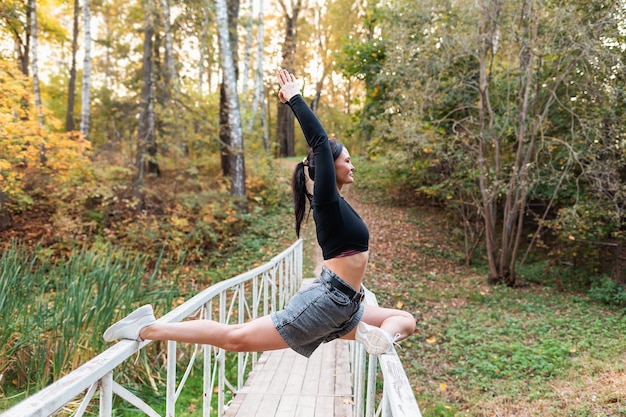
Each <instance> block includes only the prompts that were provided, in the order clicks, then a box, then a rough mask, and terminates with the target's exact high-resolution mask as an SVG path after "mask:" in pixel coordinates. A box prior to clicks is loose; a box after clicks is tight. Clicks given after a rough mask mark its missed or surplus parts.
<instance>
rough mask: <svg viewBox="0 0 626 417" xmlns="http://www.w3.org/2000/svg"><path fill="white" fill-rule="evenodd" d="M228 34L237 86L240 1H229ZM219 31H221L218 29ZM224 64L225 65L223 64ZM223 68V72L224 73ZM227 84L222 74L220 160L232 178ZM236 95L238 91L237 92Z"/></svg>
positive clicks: (224, 75) (232, 163) (232, 153)
mask: <svg viewBox="0 0 626 417" xmlns="http://www.w3.org/2000/svg"><path fill="white" fill-rule="evenodd" d="M226 14H227V18H226V19H227V23H226V25H227V32H228V38H227V39H229V40H230V41H229V49H230V51H231V58H230V59H232V60H233V71H234V75H235V85H236V83H237V78H238V71H237V63H238V54H237V19H238V17H239V0H227V11H226ZM218 30H219V29H218ZM222 64H223V63H222ZM223 70H224V69H223V66H222V71H223ZM226 83H227V81H226V74H225V73H223V74H222V85H221V86H220V158H221V162H222V175H224V176H225V177H230V176H231V175H233V169H234V164H235V161H234V159H235V158H236V156H235V155H236V152H235V150H234V149H233V146H234V144H233V143H231V138H232V133H231V131H230V129H231V126H230V125H229V123H228V120H229V117H230V115H229V111H230V109H229V108H228V106H229V103H228V99H227V98H226V88H225V87H224V85H225V84H226ZM235 93H236V90H235Z"/></svg>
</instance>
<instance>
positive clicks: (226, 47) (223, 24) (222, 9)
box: [215, 0, 247, 211]
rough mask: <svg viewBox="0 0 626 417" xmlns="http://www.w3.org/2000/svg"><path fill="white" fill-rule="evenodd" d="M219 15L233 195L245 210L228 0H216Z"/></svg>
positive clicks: (237, 101) (243, 170)
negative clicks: (231, 157) (231, 159)
mask: <svg viewBox="0 0 626 417" xmlns="http://www.w3.org/2000/svg"><path fill="white" fill-rule="evenodd" d="M215 12H216V13H215V17H216V20H217V32H218V38H219V48H220V62H221V65H222V71H223V72H224V77H223V80H224V82H223V84H222V87H223V91H224V98H225V101H226V104H227V110H228V126H229V132H230V152H231V153H232V155H233V156H234V166H233V173H232V176H231V195H232V196H233V197H234V198H235V200H236V202H237V205H238V207H239V209H240V210H241V211H246V210H247V204H246V201H245V198H246V173H245V164H244V154H243V132H242V127H241V113H240V110H239V99H238V96H237V74H236V72H235V61H234V59H233V52H232V49H231V46H232V45H231V41H230V31H229V24H228V11H227V7H226V1H225V0H215Z"/></svg>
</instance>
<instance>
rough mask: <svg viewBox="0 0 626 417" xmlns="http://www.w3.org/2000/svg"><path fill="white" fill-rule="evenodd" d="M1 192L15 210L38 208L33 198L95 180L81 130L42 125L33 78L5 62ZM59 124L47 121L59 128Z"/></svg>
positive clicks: (0, 93) (0, 96)
mask: <svg viewBox="0 0 626 417" xmlns="http://www.w3.org/2000/svg"><path fill="white" fill-rule="evenodd" d="M0 84H2V89H0V190H2V192H4V194H5V195H6V196H7V204H8V205H9V206H10V208H11V210H13V211H21V210H25V209H28V208H29V207H30V206H32V205H33V204H34V199H33V194H35V193H43V192H46V193H48V192H58V191H60V190H62V189H64V188H68V187H69V188H71V187H72V186H75V185H77V184H82V183H84V182H85V181H91V180H93V175H92V173H91V168H90V161H89V158H90V155H91V146H90V143H89V142H88V141H87V140H85V139H84V138H82V137H81V135H80V134H79V133H77V132H69V133H59V132H55V131H52V130H51V129H49V128H47V127H42V126H40V123H39V119H38V118H37V115H36V114H35V108H34V106H33V105H32V94H31V91H32V88H31V80H30V79H28V78H27V77H26V76H24V75H23V74H22V73H21V72H20V71H19V70H18V69H17V67H16V66H15V65H13V64H11V63H9V62H7V61H0ZM55 122H56V121H55V120H48V125H51V126H54V125H55Z"/></svg>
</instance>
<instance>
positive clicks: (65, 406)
mask: <svg viewBox="0 0 626 417" xmlns="http://www.w3.org/2000/svg"><path fill="white" fill-rule="evenodd" d="M301 282H302V240H301V239H300V240H298V241H296V242H295V243H294V244H293V245H291V246H290V247H289V248H288V249H287V250H285V251H283V252H282V253H281V254H280V255H278V256H276V257H274V258H273V259H272V260H271V261H269V262H268V263H266V264H264V265H262V266H259V267H257V268H255V269H253V270H250V271H248V272H246V273H243V274H241V275H238V276H236V277H234V278H231V279H228V280H226V281H223V282H220V283H218V284H215V285H212V286H211V287H209V288H207V289H206V290H204V291H202V292H201V293H199V294H197V295H196V296H194V297H193V298H191V299H190V300H188V301H187V302H185V303H184V304H182V305H180V306H179V307H177V308H176V309H174V310H172V311H171V312H169V313H168V314H166V315H164V316H163V317H161V318H159V320H158V321H159V322H162V323H173V322H179V321H182V320H185V319H187V318H188V317H192V316H197V315H198V313H199V314H200V318H210V319H213V320H218V321H220V322H222V323H229V324H234V323H244V322H246V321H249V320H251V319H254V318H256V317H260V316H263V315H266V314H269V313H271V312H272V311H275V310H277V309H280V308H282V307H283V306H284V304H285V303H286V302H287V301H288V300H289V298H290V297H291V296H292V295H293V294H294V293H295V292H296V290H297V289H298V288H299V287H300V285H301ZM367 300H369V302H376V300H375V297H374V296H373V294H372V293H369V294H368V297H367ZM214 304H215V305H214ZM148 343H151V342H150V341H146V342H142V343H138V342H134V341H130V340H123V341H120V342H118V343H117V344H115V345H114V346H112V347H111V348H109V349H107V350H106V351H105V352H103V353H101V354H100V355H98V356H96V357H95V358H93V359H92V360H90V361H88V362H87V363H85V364H83V365H82V366H80V367H79V368H78V369H76V370H74V371H72V372H71V373H69V374H68V375H66V376H65V377H63V378H61V379H59V380H58V381H56V382H54V383H53V384H51V385H50V386H48V387H46V388H45V389H43V390H41V391H39V392H37V393H36V394H34V395H32V396H30V397H28V398H26V399H25V400H23V401H22V402H20V403H18V404H16V405H15V406H13V407H12V408H10V409H8V410H6V411H4V412H2V413H1V414H0V417H36V416H52V415H72V416H75V417H82V416H83V415H85V413H86V412H87V411H88V409H89V408H90V407H91V408H92V409H91V410H89V412H90V413H91V414H90V415H93V413H98V414H99V416H101V417H110V416H111V415H112V414H113V394H115V395H117V396H119V397H120V398H122V399H124V400H126V401H127V402H128V403H130V404H131V405H133V406H134V407H136V408H137V409H138V410H140V411H142V412H143V413H144V414H145V415H147V416H150V417H160V416H161V415H160V414H159V413H157V412H156V411H155V410H154V409H153V408H152V407H150V406H149V405H148V404H147V403H146V402H145V401H144V400H142V399H140V398H139V397H137V396H136V395H135V394H133V393H132V392H130V391H129V390H128V389H127V388H125V387H123V386H122V385H120V384H119V383H117V382H116V381H115V380H114V378H113V375H114V372H115V371H116V370H117V368H118V367H119V366H120V365H121V364H122V363H124V362H125V361H127V360H133V358H134V355H135V354H136V353H137V352H138V351H139V350H140V349H142V348H143V347H144V346H146V345H147V344H148ZM177 345H178V344H177V342H174V341H169V342H167V359H166V364H167V365H166V366H167V376H166V398H165V402H166V404H165V416H167V417H174V416H175V409H176V404H177V400H178V398H179V396H180V394H181V391H182V389H183V388H184V387H185V383H186V382H187V379H188V376H189V374H190V372H191V370H192V368H193V367H194V366H195V362H196V359H197V358H198V356H199V355H201V358H202V359H201V360H202V361H203V392H202V395H203V406H202V416H204V417H210V416H223V415H224V412H225V410H226V408H227V404H228V402H229V401H230V399H231V398H232V396H234V395H235V394H236V393H237V391H238V390H240V389H241V388H242V387H243V385H244V382H245V377H246V375H247V373H248V372H249V371H250V370H251V369H252V367H254V365H255V364H256V361H257V359H258V354H257V353H231V352H226V351H224V350H223V349H218V348H215V347H212V346H199V345H196V346H194V347H193V348H192V351H191V353H190V358H189V361H188V364H187V366H186V371H185V372H184V374H183V375H182V377H181V378H180V381H179V382H178V384H177V380H178V377H179V376H177V372H176V368H177V358H178V355H177ZM185 346H189V345H187V344H185ZM351 346H352V364H351V369H352V374H353V394H354V407H353V416H354V417H374V416H381V415H382V416H383V417H405V416H406V417H409V416H410V417H421V414H420V411H419V407H418V405H417V402H416V400H415V396H414V395H413V391H412V389H411V386H410V384H409V381H408V379H407V377H406V374H405V372H404V369H403V367H402V364H401V362H400V360H399V358H398V356H397V355H396V354H395V353H392V354H386V355H382V356H380V357H376V356H373V355H367V354H366V353H365V351H364V349H363V347H362V346H361V345H359V344H357V343H354V342H352V343H351ZM199 360H200V359H199ZM227 362H228V363H229V367H230V370H231V372H230V373H229V374H228V375H227V372H226V363H227ZM230 364H232V365H230ZM379 365H380V369H381V371H382V374H383V381H384V383H383V393H382V400H381V401H380V402H379V404H378V406H376V376H377V372H378V366H379ZM233 367H235V368H236V373H233V372H232V368H233ZM229 375H231V376H230V377H229ZM233 379H236V380H233ZM96 394H99V400H98V402H99V404H97V405H96V404H92V402H94V403H95V401H92V400H93V399H94V397H95V396H96ZM215 396H217V406H214V405H213V406H212V404H213V403H214V399H215Z"/></svg>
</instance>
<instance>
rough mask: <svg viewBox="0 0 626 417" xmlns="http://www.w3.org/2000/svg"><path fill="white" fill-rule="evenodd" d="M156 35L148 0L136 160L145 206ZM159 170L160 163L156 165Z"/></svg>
mask: <svg viewBox="0 0 626 417" xmlns="http://www.w3.org/2000/svg"><path fill="white" fill-rule="evenodd" d="M153 37H154V25H153V22H152V7H151V3H150V0H146V14H145V19H144V41H143V62H142V69H141V80H142V87H141V114H140V116H139V126H138V129H137V130H138V132H137V133H138V134H137V155H136V160H135V168H136V169H137V172H136V174H135V181H134V192H135V197H136V198H138V200H139V202H140V205H141V206H142V207H143V185H144V178H145V175H146V172H150V170H151V169H154V168H152V167H151V165H150V164H156V162H153V161H150V155H149V152H150V150H151V149H152V148H154V144H155V137H154V136H155V116H154V80H153V62H152V48H153ZM156 168H157V170H158V165H156Z"/></svg>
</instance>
